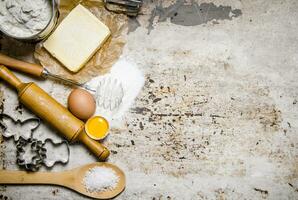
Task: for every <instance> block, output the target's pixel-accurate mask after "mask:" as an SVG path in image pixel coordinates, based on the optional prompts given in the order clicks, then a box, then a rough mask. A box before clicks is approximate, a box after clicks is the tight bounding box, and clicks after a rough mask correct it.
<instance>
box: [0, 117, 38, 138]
mask: <svg viewBox="0 0 298 200" xmlns="http://www.w3.org/2000/svg"><path fill="white" fill-rule="evenodd" d="M39 125H40V119H39V118H36V117H32V118H28V119H26V120H24V121H21V120H15V119H14V118H13V117H11V116H10V115H7V114H4V113H1V114H0V128H1V129H2V135H3V136H4V137H5V138H10V137H13V138H14V141H18V140H19V138H23V139H25V140H28V139H30V138H32V134H33V132H34V131H35V130H36V129H37V128H38V127H39ZM20 127H22V128H20Z"/></svg>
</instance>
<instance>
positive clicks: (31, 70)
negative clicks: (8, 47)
mask: <svg viewBox="0 0 298 200" xmlns="http://www.w3.org/2000/svg"><path fill="white" fill-rule="evenodd" d="M0 64H2V65H6V66H7V67H9V68H11V69H14V70H17V71H21V72H24V73H27V74H31V75H34V76H37V77H41V76H42V72H43V69H44V68H43V67H42V66H41V65H38V64H34V63H28V62H24V61H21V60H17V59H15V58H11V57H9V56H6V55H3V54H1V53H0Z"/></svg>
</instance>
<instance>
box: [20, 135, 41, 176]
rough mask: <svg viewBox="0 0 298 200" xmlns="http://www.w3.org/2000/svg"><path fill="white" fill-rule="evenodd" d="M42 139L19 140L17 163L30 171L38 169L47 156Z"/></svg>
mask: <svg viewBox="0 0 298 200" xmlns="http://www.w3.org/2000/svg"><path fill="white" fill-rule="evenodd" d="M42 146H43V143H42V141H40V140H36V139H31V138H30V139H28V140H25V139H23V138H20V139H19V140H18V142H17V145H16V147H17V164H18V165H19V166H20V167H23V168H25V169H26V170H28V171H37V170H38V169H39V168H40V167H41V166H42V164H43V162H44V159H45V157H46V150H45V149H43V148H42Z"/></svg>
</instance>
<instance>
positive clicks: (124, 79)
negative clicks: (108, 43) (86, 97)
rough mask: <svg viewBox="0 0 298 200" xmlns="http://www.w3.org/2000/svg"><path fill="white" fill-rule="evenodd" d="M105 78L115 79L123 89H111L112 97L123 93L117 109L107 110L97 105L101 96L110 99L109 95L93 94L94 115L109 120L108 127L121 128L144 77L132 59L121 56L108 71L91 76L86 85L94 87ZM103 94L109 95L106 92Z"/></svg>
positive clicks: (143, 81)
mask: <svg viewBox="0 0 298 200" xmlns="http://www.w3.org/2000/svg"><path fill="white" fill-rule="evenodd" d="M106 79H112V80H117V81H118V82H119V83H120V85H121V86H122V89H123V90H113V97H114V98H116V97H120V96H122V95H123V97H122V101H121V104H120V105H119V107H118V108H117V109H114V110H109V109H106V108H104V107H102V106H101V105H99V104H98V102H99V100H100V99H101V98H104V99H105V98H108V99H110V98H111V97H109V96H108V97H107V96H105V95H104V96H97V95H95V96H94V97H95V99H96V102H97V106H96V111H95V115H100V116H103V117H104V118H106V119H107V120H108V121H109V125H110V128H121V127H122V126H123V125H124V121H123V117H124V116H125V113H126V112H127V111H128V110H129V108H130V107H131V105H132V104H133V103H134V100H135V98H136V97H137V96H138V94H139V92H140V91H141V89H142V87H143V85H144V83H145V77H144V75H143V73H142V72H141V71H140V70H139V69H138V66H137V65H136V64H135V63H134V61H133V60H132V59H130V58H127V57H121V58H120V59H119V60H118V61H117V62H116V63H115V64H114V65H113V67H112V69H111V71H110V73H108V74H105V75H103V76H98V77H95V78H93V79H92V80H90V81H89V82H88V83H87V85H88V86H90V87H92V88H96V87H97V86H98V85H99V84H100V83H101V82H102V80H106ZM110 83H111V84H112V85H111V87H112V86H115V84H113V82H110ZM111 87H106V89H110V88H111ZM104 94H108V95H110V94H109V93H108V92H106V93H104Z"/></svg>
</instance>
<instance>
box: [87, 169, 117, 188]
mask: <svg viewBox="0 0 298 200" xmlns="http://www.w3.org/2000/svg"><path fill="white" fill-rule="evenodd" d="M118 182H119V176H117V174H116V173H115V171H114V170H112V169H110V168H107V167H93V168H91V169H90V170H89V171H87V172H86V175H85V177H84V179H83V184H84V186H85V188H86V190H87V191H88V192H91V193H92V192H103V191H107V190H113V189H114V188H115V187H116V186H117V184H118Z"/></svg>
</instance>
